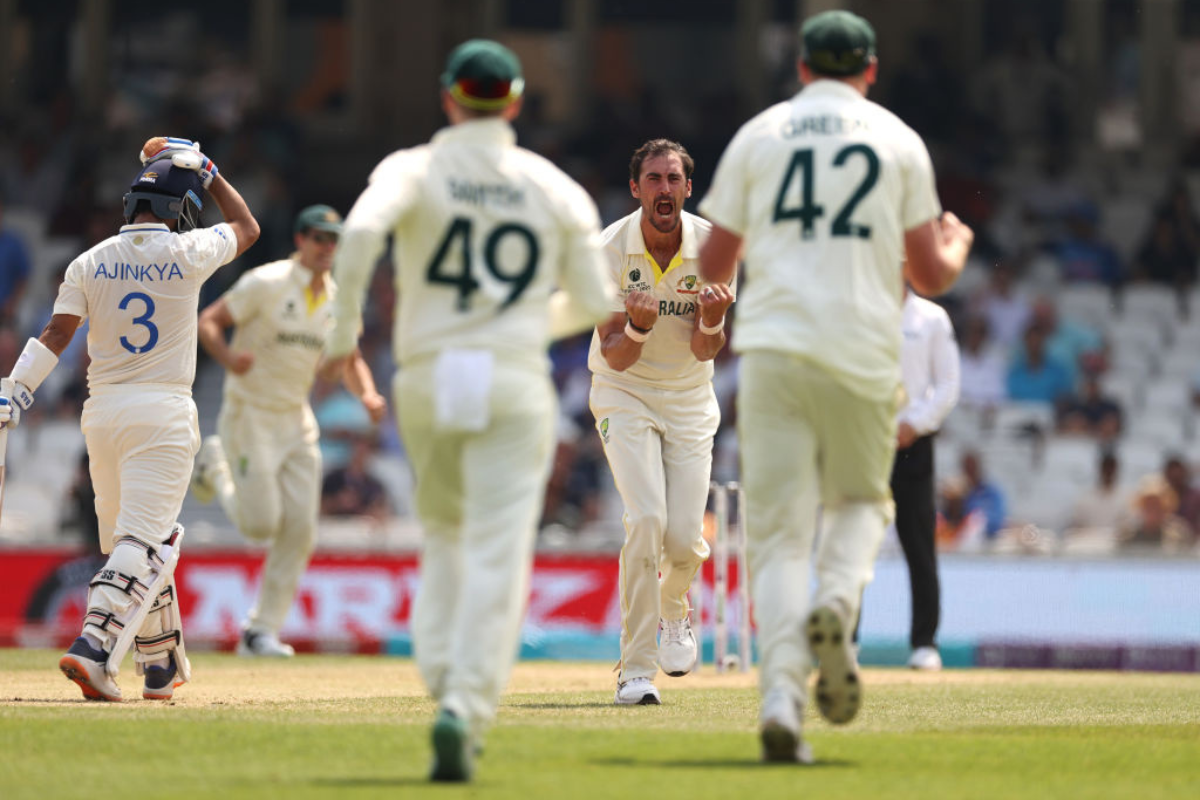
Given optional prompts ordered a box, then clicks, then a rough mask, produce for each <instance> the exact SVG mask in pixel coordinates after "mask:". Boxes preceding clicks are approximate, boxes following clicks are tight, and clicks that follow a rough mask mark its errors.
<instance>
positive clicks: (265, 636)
mask: <svg viewBox="0 0 1200 800" xmlns="http://www.w3.org/2000/svg"><path fill="white" fill-rule="evenodd" d="M237 654H238V655H239V656H248V657H251V658H256V657H262V658H291V657H292V656H294V655H296V650H295V648H294V647H292V646H291V645H290V644H284V643H283V642H281V641H279V637H278V636H277V635H276V634H274V633H271V632H270V631H252V630H250V629H249V628H246V629H245V630H243V631H242V635H241V638H239V639H238V644H237Z"/></svg>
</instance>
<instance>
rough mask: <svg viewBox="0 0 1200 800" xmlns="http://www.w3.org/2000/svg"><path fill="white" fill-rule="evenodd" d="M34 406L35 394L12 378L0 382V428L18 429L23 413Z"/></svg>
mask: <svg viewBox="0 0 1200 800" xmlns="http://www.w3.org/2000/svg"><path fill="white" fill-rule="evenodd" d="M31 405H33V392H31V391H29V389H27V388H26V387H25V384H23V383H18V382H17V381H14V380H13V379H12V378H4V379H3V380H0V428H5V427H16V426H17V425H18V424H19V423H20V422H21V412H22V411H23V410H25V409H27V408H29V407H30V406H31Z"/></svg>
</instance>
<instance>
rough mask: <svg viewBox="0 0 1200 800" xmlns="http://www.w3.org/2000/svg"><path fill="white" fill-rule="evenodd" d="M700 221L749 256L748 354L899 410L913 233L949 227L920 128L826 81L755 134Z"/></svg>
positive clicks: (740, 143) (762, 117)
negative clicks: (907, 236) (770, 356)
mask: <svg viewBox="0 0 1200 800" xmlns="http://www.w3.org/2000/svg"><path fill="white" fill-rule="evenodd" d="M700 210H701V212H702V213H704V215H705V216H706V217H708V219H709V220H711V221H712V222H713V223H714V224H717V225H720V226H721V227H722V228H725V229H726V230H728V231H730V232H731V233H734V234H736V235H738V236H740V237H742V238H743V240H744V242H745V244H744V247H745V269H746V275H745V278H746V280H745V284H744V286H743V288H742V291H741V293H740V296H739V298H738V309H739V311H738V320H737V323H738V324H737V328H736V330H735V331H734V334H733V348H734V349H735V350H736V351H738V352H746V351H748V350H755V349H765V350H780V351H783V352H788V353H794V354H798V355H801V356H804V357H805V358H806V359H808V360H810V361H812V362H814V363H816V364H818V365H819V366H821V367H822V368H823V369H826V370H827V371H829V372H830V373H831V374H832V375H833V376H834V377H835V378H837V379H838V380H839V382H841V383H842V385H844V386H846V387H847V388H848V389H850V390H851V391H853V392H855V393H857V394H860V395H863V396H867V397H879V398H890V397H892V396H893V393H894V392H895V389H896V386H897V385H898V382H899V380H900V375H899V362H900V306H901V296H902V292H903V277H902V272H901V264H902V262H903V260H904V232H905V231H906V230H909V229H912V228H915V227H917V226H919V225H922V224H924V223H927V222H929V221H930V220H932V219H934V218H936V217H937V216H939V215H940V214H941V205H940V204H939V202H938V198H937V192H936V190H935V188H934V180H933V166H932V164H931V162H930V160H929V153H928V151H927V150H926V149H925V145H924V143H923V142H922V141H921V138H920V137H919V136H917V134H916V133H915V132H913V130H912V129H911V128H909V127H908V126H907V125H905V124H904V123H903V122H901V121H900V119H899V118H898V117H896V116H895V115H894V114H892V113H891V112H890V111H888V110H886V109H885V108H883V107H882V106H880V105H878V104H876V103H873V102H871V101H870V100H867V99H866V98H865V97H863V96H862V95H861V94H859V93H858V92H857V91H856V90H855V89H854V88H853V87H850V86H847V85H845V84H844V83H842V82H840V81H833V80H818V81H816V82H814V83H811V84H809V85H808V86H806V87H805V88H804V89H803V90H802V91H801V92H799V93H798V94H797V95H796V96H795V97H793V98H792V99H790V100H788V101H786V102H783V103H779V104H777V105H774V106H772V107H771V108H768V109H767V110H766V111H764V112H762V113H761V114H759V115H758V116H756V117H754V118H753V119H751V120H750V121H749V122H747V123H746V124H745V125H743V126H742V128H741V130H739V131H738V133H737V135H736V136H735V137H734V138H733V141H732V142H730V144H729V147H728V148H727V149H726V150H725V153H724V155H722V156H721V161H720V163H719V164H718V165H717V171H716V174H715V176H714V178H713V185H712V189H711V191H710V192H709V193H708V196H706V197H705V198H704V202H702V203H701V204H700Z"/></svg>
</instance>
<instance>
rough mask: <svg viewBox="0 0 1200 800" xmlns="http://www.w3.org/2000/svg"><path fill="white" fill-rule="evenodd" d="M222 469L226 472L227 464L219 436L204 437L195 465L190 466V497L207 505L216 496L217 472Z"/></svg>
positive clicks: (227, 469)
mask: <svg viewBox="0 0 1200 800" xmlns="http://www.w3.org/2000/svg"><path fill="white" fill-rule="evenodd" d="M222 470H223V471H226V472H228V471H229V465H228V464H227V463H226V462H225V448H223V447H221V437H220V436H206V437H204V441H203V442H201V443H200V453H199V455H197V456H196V466H195V467H193V468H192V483H191V488H192V497H195V498H196V502H197V503H201V504H203V505H208V504H209V503H211V502H212V501H213V498H214V497H216V496H217V474H218V473H219V472H221V471H222Z"/></svg>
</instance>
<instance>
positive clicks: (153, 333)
mask: <svg viewBox="0 0 1200 800" xmlns="http://www.w3.org/2000/svg"><path fill="white" fill-rule="evenodd" d="M130 300H138V301H140V302H141V303H142V304H143V305H144V306H145V308H144V313H143V314H142V315H141V316H140V317H134V318H133V324H134V325H140V326H141V327H143V328H145V329H146V330H147V331H148V332H149V336H147V337H146V343H145V344H140V345H135V344H133V343H132V342H130V341H129V340H128V339H126V338H125V337H124V336H122V337H121V347H124V348H125V349H126V350H128V351H129V352H131V353H133V354H134V355H137V354H138V353H148V352H150V351H151V350H153V349H154V345H156V344H158V326H157V325H155V324H154V323H153V322H151V321H150V318H151V317H152V316H154V300H152V299H151V298H150V295H148V294H146V293H144V292H130V293H129V294H127V295H125V296H124V297H122V298H121V304H120V305H119V306H117V307H118V308H119V309H121V310H122V311H124V310H125V309H126V308H128V307H129V301H130Z"/></svg>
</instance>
